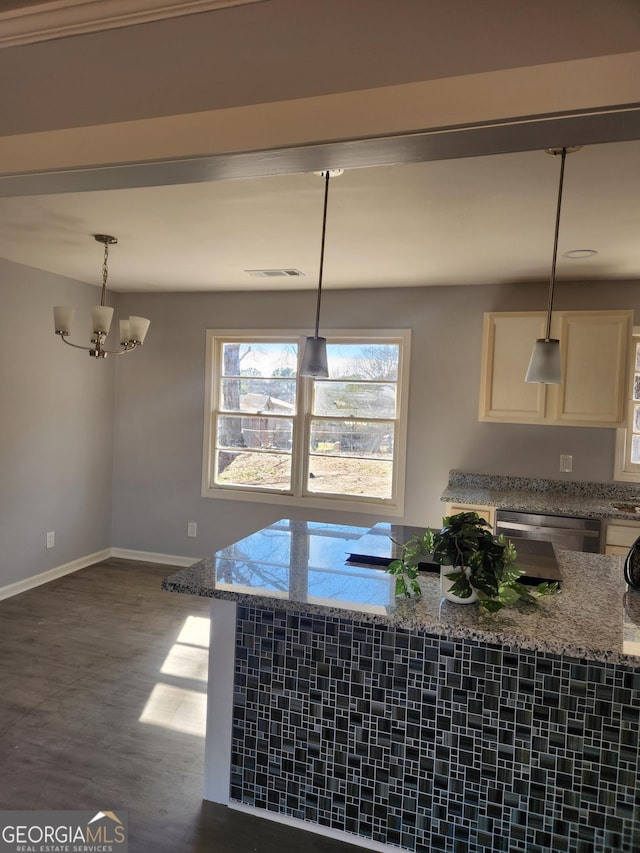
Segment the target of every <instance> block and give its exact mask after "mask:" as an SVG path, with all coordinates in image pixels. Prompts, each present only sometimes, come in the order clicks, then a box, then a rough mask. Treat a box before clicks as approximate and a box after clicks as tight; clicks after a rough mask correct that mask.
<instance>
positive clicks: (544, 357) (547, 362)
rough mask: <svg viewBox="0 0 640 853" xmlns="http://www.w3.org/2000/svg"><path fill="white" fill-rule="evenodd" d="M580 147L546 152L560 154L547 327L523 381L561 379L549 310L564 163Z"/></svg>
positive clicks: (554, 382)
mask: <svg viewBox="0 0 640 853" xmlns="http://www.w3.org/2000/svg"><path fill="white" fill-rule="evenodd" d="M579 149H580V146H579V145H576V146H573V147H572V148H549V149H548V150H547V154H553V155H554V156H557V155H558V154H559V155H560V158H561V159H560V180H559V182H558V205H557V208H556V230H555V236H554V239H553V259H552V261H551V278H550V280H549V301H548V304H547V329H546V333H545V336H544V338H538V340H537V341H536V342H535V344H534V345H533V352H532V353H531V361H530V362H529V368H528V370H527V375H526V376H525V379H524V381H525V382H539V383H541V384H542V385H560V383H561V381H562V361H561V359H560V341H559V340H558V339H557V338H552V337H551V312H552V310H553V289H554V287H555V283H556V259H557V257H558V234H559V232H560V210H561V208H562V185H563V183H564V164H565V160H566V158H567V154H573V153H574V151H578V150H579Z"/></svg>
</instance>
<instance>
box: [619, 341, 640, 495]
mask: <svg viewBox="0 0 640 853" xmlns="http://www.w3.org/2000/svg"><path fill="white" fill-rule="evenodd" d="M639 340H640V326H634V327H633V331H632V337H631V347H630V353H629V362H628V364H629V376H628V382H627V398H626V413H627V414H626V426H624V427H619V428H618V429H617V430H616V448H615V457H614V466H613V479H614V480H619V481H621V482H623V483H640V465H634V464H633V463H632V462H630V461H629V439H630V437H631V435H632V428H631V424H632V420H631V419H632V418H633V407H634V404H633V381H634V374H635V373H636V345H637V344H638V342H639Z"/></svg>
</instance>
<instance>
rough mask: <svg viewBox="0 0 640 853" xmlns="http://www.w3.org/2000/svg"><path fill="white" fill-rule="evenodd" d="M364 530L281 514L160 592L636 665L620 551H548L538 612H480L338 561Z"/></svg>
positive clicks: (430, 582) (635, 595)
mask: <svg viewBox="0 0 640 853" xmlns="http://www.w3.org/2000/svg"><path fill="white" fill-rule="evenodd" d="M366 532H367V530H366V528H360V527H352V526H349V525H328V524H322V523H319V522H297V521H290V520H288V519H283V520H281V521H279V522H277V523H276V524H273V525H272V526H271V527H268V528H265V529H264V530H261V531H258V532H257V533H254V534H252V535H251V536H249V537H247V538H246V539H243V540H241V541H240V542H237V543H235V544H234V545H231V546H230V547H228V548H225V549H223V550H222V551H220V552H218V553H217V554H216V555H215V556H212V557H208V558H206V559H204V560H201V561H200V562H198V563H196V564H194V565H193V566H191V567H189V568H187V569H185V570H183V571H180V572H178V573H177V574H175V575H173V576H172V577H169V578H167V579H166V580H165V581H164V582H163V587H164V588H165V589H166V590H169V591H173V592H182V593H188V594H191V595H200V596H208V597H211V598H215V599H227V600H231V601H236V602H238V603H240V604H245V605H249V606H255V607H269V608H277V609H278V610H283V611H292V612H296V613H308V614H314V613H317V614H321V615H332V616H344V617H346V618H352V619H360V620H362V619H365V620H367V621H368V622H373V623H381V624H385V625H392V626H396V627H401V628H406V629H408V630H411V631H424V632H428V633H431V634H435V635H438V636H443V637H449V638H461V639H469V640H474V641H477V642H483V643H497V644H501V645H507V646H518V647H520V648H523V649H531V650H538V651H542V652H549V653H552V654H560V655H569V656H571V657H577V658H585V659H588V660H595V661H602V662H610V663H623V664H627V665H630V666H633V667H638V666H640V592H637V591H634V590H629V591H627V588H626V584H625V582H624V577H623V571H622V558H620V557H607V556H604V555H600V554H585V553H579V552H575V551H565V550H563V549H556V555H557V557H558V562H559V565H560V570H561V574H562V589H561V592H560V593H559V594H557V595H555V596H550V597H545V598H542V599H541V600H540V606H539V608H538V609H533V610H532V611H529V612H521V611H519V610H515V609H512V608H509V609H504V610H502V611H501V612H500V613H498V614H495V615H485V614H483V613H482V612H481V611H480V609H479V608H478V606H477V605H459V604H453V603H451V602H448V601H444V600H442V599H441V596H440V589H439V579H438V577H437V576H436V575H433V574H429V573H424V574H422V575H421V578H420V586H421V588H422V592H423V594H422V596H421V597H420V598H412V599H405V598H395V597H394V595H393V586H394V582H395V579H394V578H393V577H392V576H390V575H388V574H387V573H386V572H385V571H384V570H383V569H380V568H374V567H370V566H363V565H352V564H349V563H346V562H345V559H346V557H347V555H348V554H349V553H350V552H353V551H354V547H355V543H356V542H357V541H358V539H359V538H360V537H361V536H362V535H364V534H365V533H366Z"/></svg>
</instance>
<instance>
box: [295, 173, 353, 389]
mask: <svg viewBox="0 0 640 853" xmlns="http://www.w3.org/2000/svg"><path fill="white" fill-rule="evenodd" d="M342 172H343V170H342V169H327V170H326V171H324V172H318V174H319V175H321V176H322V177H323V178H324V209H323V213H322V239H321V241H320V272H319V274H318V299H317V302H316V329H315V334H314V335H313V337H308V338H307V339H306V341H305V345H304V352H303V353H302V361H301V363H300V376H311V377H313V378H315V379H326V378H327V377H328V376H329V365H328V362H327V339H326V338H321V337H319V336H318V329H319V327H320V302H321V300H322V272H323V269H324V241H325V235H326V233H327V201H328V200H329V179H330V178H334V177H337V176H338V175H341V174H342Z"/></svg>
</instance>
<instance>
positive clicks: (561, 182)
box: [545, 148, 567, 341]
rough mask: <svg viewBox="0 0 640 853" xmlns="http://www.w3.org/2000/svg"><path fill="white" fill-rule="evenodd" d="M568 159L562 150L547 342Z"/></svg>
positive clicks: (546, 339)
mask: <svg viewBox="0 0 640 853" xmlns="http://www.w3.org/2000/svg"><path fill="white" fill-rule="evenodd" d="M553 153H555V152H553ZM566 159H567V149H566V148H563V149H562V160H561V163H560V181H559V184H558V207H557V209H556V233H555V236H554V239H553V259H552V261H551V280H550V282H549V304H548V306H547V333H546V335H545V341H548V340H549V339H550V338H551V311H552V309H553V289H554V287H555V283H556V259H557V257H558V234H559V233H560V210H561V208H562V185H563V183H564V161H565V160H566Z"/></svg>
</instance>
